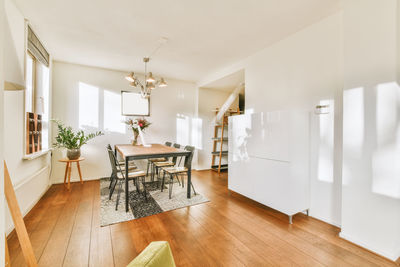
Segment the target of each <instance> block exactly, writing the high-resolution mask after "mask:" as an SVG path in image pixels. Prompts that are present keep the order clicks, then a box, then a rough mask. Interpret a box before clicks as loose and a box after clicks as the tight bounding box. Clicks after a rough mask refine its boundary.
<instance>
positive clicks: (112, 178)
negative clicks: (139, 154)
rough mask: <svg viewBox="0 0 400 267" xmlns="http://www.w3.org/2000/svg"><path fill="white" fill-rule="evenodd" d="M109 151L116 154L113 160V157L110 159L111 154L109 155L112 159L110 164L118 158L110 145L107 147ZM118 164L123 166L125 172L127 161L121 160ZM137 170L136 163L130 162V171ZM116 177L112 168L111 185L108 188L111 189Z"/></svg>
mask: <svg viewBox="0 0 400 267" xmlns="http://www.w3.org/2000/svg"><path fill="white" fill-rule="evenodd" d="M107 151H112V152H113V154H114V157H113V158H111V157H110V154H108V156H109V159H110V162H111V161H112V160H114V159H116V158H117V157H116V156H115V154H116V153H115V151H113V149H112V147H111V145H110V144H108V145H107ZM107 153H108V152H107ZM118 163H119V165H120V166H121V169H122V170H123V171H125V161H123V160H121V161H118ZM136 168H137V167H136V165H135V163H134V162H133V161H130V162H129V170H134V169H136ZM115 177H116V174H114V170H113V169H112V167H111V175H110V185H109V186H108V188H111V185H112V183H113V181H114V178H115Z"/></svg>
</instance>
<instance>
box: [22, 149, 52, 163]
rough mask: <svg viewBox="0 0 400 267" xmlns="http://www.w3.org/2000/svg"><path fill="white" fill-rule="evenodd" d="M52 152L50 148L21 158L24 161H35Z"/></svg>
mask: <svg viewBox="0 0 400 267" xmlns="http://www.w3.org/2000/svg"><path fill="white" fill-rule="evenodd" d="M52 150H53V149H52V148H48V149H45V150H42V151H39V152H35V153H32V154H29V155H24V156H23V157H22V159H24V160H33V159H37V158H39V157H41V156H44V155H46V154H47V153H49V152H50V151H52Z"/></svg>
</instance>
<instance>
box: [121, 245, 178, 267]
mask: <svg viewBox="0 0 400 267" xmlns="http://www.w3.org/2000/svg"><path fill="white" fill-rule="evenodd" d="M138 266H146V267H175V262H174V257H173V256H172V252H171V248H170V247H169V244H168V242H167V241H154V242H151V243H150V244H149V245H148V246H147V247H146V248H145V249H144V250H143V251H142V252H141V253H140V254H139V255H138V256H137V257H136V258H135V259H134V260H133V261H132V262H131V263H129V264H128V266H127V267H138Z"/></svg>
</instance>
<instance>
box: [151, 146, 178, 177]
mask: <svg viewBox="0 0 400 267" xmlns="http://www.w3.org/2000/svg"><path fill="white" fill-rule="evenodd" d="M165 145H166V146H171V145H172V143H171V142H165ZM167 160H168V159H167V158H155V159H148V160H147V171H146V176H148V175H149V170H152V175H151V179H152V180H154V176H153V171H154V168H153V164H154V163H155V162H164V161H167Z"/></svg>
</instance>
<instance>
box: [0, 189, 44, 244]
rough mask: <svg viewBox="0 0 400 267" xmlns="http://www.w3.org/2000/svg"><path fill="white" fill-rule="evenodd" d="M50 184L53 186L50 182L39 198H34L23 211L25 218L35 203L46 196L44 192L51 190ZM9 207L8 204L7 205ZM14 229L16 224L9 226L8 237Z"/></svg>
mask: <svg viewBox="0 0 400 267" xmlns="http://www.w3.org/2000/svg"><path fill="white" fill-rule="evenodd" d="M50 186H51V184H49V183H48V184H47V187H46V189H45V190H43V192H42V193H41V194H40V195H39V197H38V198H37V199H35V200H33V201H32V202H31V204H29V205H28V207H26V209H25V210H24V211H21V213H22V217H23V218H25V216H26V215H27V214H28V213H29V212H30V211H31V210H32V209H33V207H35V205H36V204H37V203H38V202H39V200H41V199H42V197H43V196H44V194H46V192H47V191H48V190H49V188H50ZM7 207H8V206H7ZM20 208H21V207H20ZM14 229H15V227H14V226H12V227H9V228H8V229H7V230H6V236H7V237H8V236H9V235H10V234H11V232H12V231H14Z"/></svg>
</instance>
